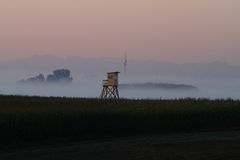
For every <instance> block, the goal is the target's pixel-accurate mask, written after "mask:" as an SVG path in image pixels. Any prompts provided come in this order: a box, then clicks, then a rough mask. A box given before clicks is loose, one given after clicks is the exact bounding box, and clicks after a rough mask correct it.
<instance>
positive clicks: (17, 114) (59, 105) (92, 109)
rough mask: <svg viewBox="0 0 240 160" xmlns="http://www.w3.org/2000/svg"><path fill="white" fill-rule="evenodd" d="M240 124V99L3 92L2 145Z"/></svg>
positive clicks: (0, 115)
mask: <svg viewBox="0 0 240 160" xmlns="http://www.w3.org/2000/svg"><path fill="white" fill-rule="evenodd" d="M238 128H240V101H234V100H208V99H179V100H125V99H120V100H100V99H77V98H54V97H50V98H44V97H21V96H0V142H1V143H0V148H4V147H5V148H6V147H13V148H14V147H21V146H22V145H25V144H28V143H37V142H42V141H51V140H56V141H60V142H61V141H63V140H64V139H68V140H70V141H76V140H78V141H81V140H86V139H99V138H108V137H119V136H136V135H146V134H149V135H151V134H161V133H177V132H199V131H209V130H211V131H212V130H228V129H238Z"/></svg>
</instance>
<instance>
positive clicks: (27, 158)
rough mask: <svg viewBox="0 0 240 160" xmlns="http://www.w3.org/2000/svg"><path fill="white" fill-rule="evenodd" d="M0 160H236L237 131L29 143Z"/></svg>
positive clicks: (238, 147) (238, 156)
mask: <svg viewBox="0 0 240 160" xmlns="http://www.w3.org/2000/svg"><path fill="white" fill-rule="evenodd" d="M0 159H1V160H15V159H16V160H159V159H160V160H206V159H207V160H208V159H209V160H239V159H240V131H227V132H207V133H188V134H171V135H148V136H138V137H125V138H113V139H105V140H98V141H96V140H95V141H94V140H92V141H84V142H78V143H68V144H55V145H53V144H51V145H44V146H42V145H41V146H37V145H35V146H32V147H28V148H22V149H18V150H12V151H2V152H0Z"/></svg>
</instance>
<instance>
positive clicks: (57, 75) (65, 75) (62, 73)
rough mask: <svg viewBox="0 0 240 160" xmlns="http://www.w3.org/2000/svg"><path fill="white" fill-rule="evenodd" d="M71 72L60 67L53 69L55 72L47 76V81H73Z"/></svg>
mask: <svg viewBox="0 0 240 160" xmlns="http://www.w3.org/2000/svg"><path fill="white" fill-rule="evenodd" d="M72 80H73V78H72V77H71V72H70V71H69V70H67V69H58V70H55V71H53V74H49V75H48V76H47V82H71V81H72Z"/></svg>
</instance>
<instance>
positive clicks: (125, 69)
mask: <svg viewBox="0 0 240 160" xmlns="http://www.w3.org/2000/svg"><path fill="white" fill-rule="evenodd" d="M123 64H124V74H125V76H126V75H127V50H126V49H125V53H124V62H123Z"/></svg>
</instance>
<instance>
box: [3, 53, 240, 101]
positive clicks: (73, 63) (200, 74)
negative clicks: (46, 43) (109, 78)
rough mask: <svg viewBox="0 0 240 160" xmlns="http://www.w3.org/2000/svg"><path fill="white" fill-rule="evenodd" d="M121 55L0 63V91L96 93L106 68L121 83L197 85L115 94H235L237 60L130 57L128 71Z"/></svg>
mask: <svg viewBox="0 0 240 160" xmlns="http://www.w3.org/2000/svg"><path fill="white" fill-rule="evenodd" d="M61 68H67V69H70V70H71V76H72V77H73V83H71V84H65V85H62V84H61V85H57V84H34V85H31V84H29V85H28V84H17V83H16V82H17V81H18V80H21V79H26V78H29V77H34V76H36V75H38V74H39V73H43V74H44V75H48V74H50V73H52V71H53V70H55V69H61ZM123 69H124V68H123V60H122V59H113V58H80V57H66V58H59V57H56V56H51V55H46V56H34V57H31V58H28V59H22V60H16V61H11V62H10V61H9V62H8V63H1V64H0V74H1V80H0V82H1V85H0V92H1V94H24V95H25V94H26V95H42V96H74V97H98V96H99V95H100V92H101V87H102V86H101V85H102V80H103V79H105V78H106V72H108V71H115V70H118V71H120V72H121V73H120V80H119V83H120V84H129V83H130V84H134V83H138V84H139V83H146V82H152V83H170V84H186V85H192V86H196V87H197V88H198V90H184V89H166V88H165V89H164V88H163V89H157V90H156V89H146V88H144V89H143V88H141V89H136V88H131V87H130V88H129V89H126V88H120V96H121V97H127V98H184V97H206V98H229V97H231V98H235V99H239V98H240V96H239V95H240V94H239V93H240V82H239V79H240V65H229V64H225V63H220V62H214V63H206V64H200V63H199V64H174V63H166V62H159V61H139V60H129V61H128V66H127V74H126V75H125V74H124V72H123Z"/></svg>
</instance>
